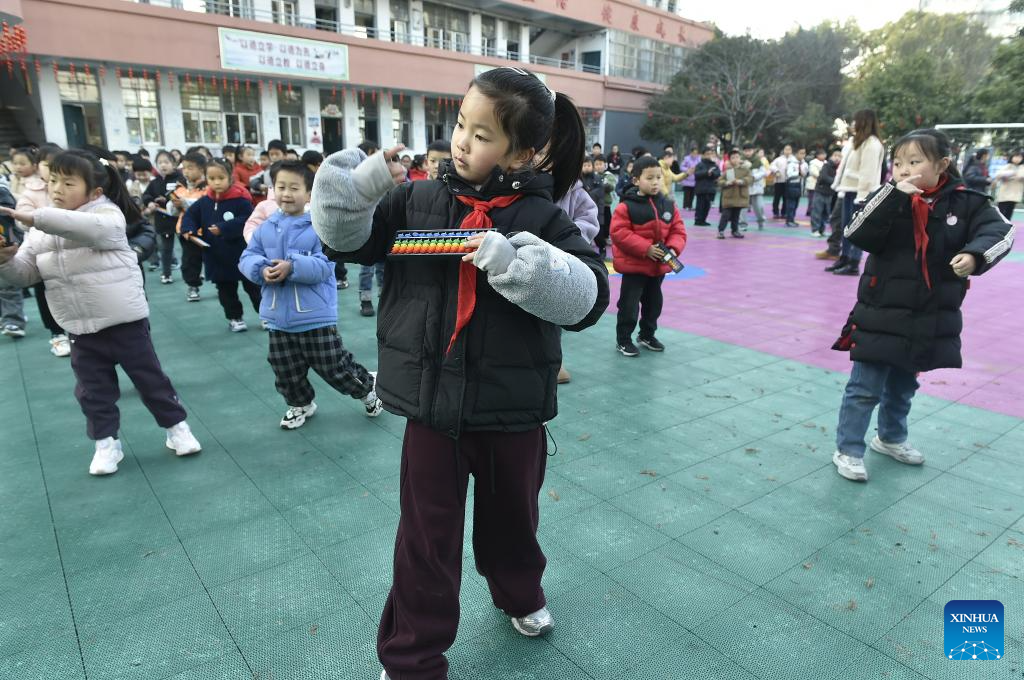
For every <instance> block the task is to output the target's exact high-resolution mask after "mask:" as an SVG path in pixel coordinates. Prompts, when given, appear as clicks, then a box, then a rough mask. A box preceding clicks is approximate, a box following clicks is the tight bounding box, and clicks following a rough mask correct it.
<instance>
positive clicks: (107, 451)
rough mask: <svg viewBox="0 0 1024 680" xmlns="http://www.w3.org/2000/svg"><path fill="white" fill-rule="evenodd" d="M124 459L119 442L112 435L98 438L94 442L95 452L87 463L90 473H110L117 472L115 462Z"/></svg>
mask: <svg viewBox="0 0 1024 680" xmlns="http://www.w3.org/2000/svg"><path fill="white" fill-rule="evenodd" d="M122 460H124V452H123V451H122V450H121V442H120V441H118V440H117V439H114V438H113V437H107V438H106V439H100V440H99V441H97V442H96V453H94V454H93V456H92V462H91V463H89V474H90V475H97V476H100V475H112V474H114V473H115V472H117V464H118V463H120V462H121V461H122Z"/></svg>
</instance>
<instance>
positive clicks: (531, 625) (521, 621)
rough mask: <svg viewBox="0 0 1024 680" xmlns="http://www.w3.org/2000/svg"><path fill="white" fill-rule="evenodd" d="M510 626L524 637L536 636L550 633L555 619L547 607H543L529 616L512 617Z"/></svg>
mask: <svg viewBox="0 0 1024 680" xmlns="http://www.w3.org/2000/svg"><path fill="white" fill-rule="evenodd" d="M512 627H513V628H515V629H516V630H517V631H519V632H520V633H522V634H523V635H525V636H526V637H537V636H539V635H546V634H548V633H550V632H551V631H552V630H553V629H554V627H555V619H554V618H552V616H551V612H549V611H548V608H547V607H544V608H543V609H540V610H538V611H535V612H534V613H532V614H530V615H529V616H523V617H520V618H515V617H512Z"/></svg>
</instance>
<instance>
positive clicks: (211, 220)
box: [181, 184, 253, 282]
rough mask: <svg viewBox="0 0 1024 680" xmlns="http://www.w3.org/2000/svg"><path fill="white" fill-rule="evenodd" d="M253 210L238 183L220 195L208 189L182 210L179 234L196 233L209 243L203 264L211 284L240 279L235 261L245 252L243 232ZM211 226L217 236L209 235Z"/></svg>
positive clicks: (246, 192)
mask: <svg viewBox="0 0 1024 680" xmlns="http://www.w3.org/2000/svg"><path fill="white" fill-rule="evenodd" d="M252 208H253V205H252V196H251V195H250V194H249V190H248V189H246V188H245V187H243V186H242V185H241V184H232V185H231V186H230V187H228V188H227V190H226V191H225V192H224V193H223V194H221V195H220V196H218V195H216V194H215V193H214V192H213V189H208V190H207V192H206V195H205V196H203V197H202V198H200V199H199V200H197V201H196V202H195V203H193V204H192V205H191V206H189V208H188V210H186V211H185V216H184V217H183V218H182V220H181V233H182V234H195V235H196V236H198V237H199V238H201V239H202V240H203V241H205V242H206V243H209V244H210V247H209V248H203V265H204V266H205V268H206V278H207V279H209V280H210V281H213V282H222V281H239V280H241V278H242V275H241V273H240V272H239V271H238V258H239V257H241V256H242V251H243V250H245V239H243V238H242V229H243V228H244V227H245V221H246V219H248V217H249V215H250V214H251V213H252ZM210 227H219V228H220V234H219V235H215V234H213V233H211V232H210Z"/></svg>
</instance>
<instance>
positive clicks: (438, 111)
mask: <svg viewBox="0 0 1024 680" xmlns="http://www.w3.org/2000/svg"><path fill="white" fill-rule="evenodd" d="M423 112H424V116H425V118H426V124H427V144H430V143H431V142H433V141H434V140H435V139H445V140H448V139H451V138H452V131H453V130H454V129H455V122H456V120H457V119H458V116H459V114H458V109H456V108H455V107H454V106H450V105H449V106H445V104H444V101H443V100H442V101H441V102H438V100H437V97H431V96H429V95H427V96H426V97H424V98H423Z"/></svg>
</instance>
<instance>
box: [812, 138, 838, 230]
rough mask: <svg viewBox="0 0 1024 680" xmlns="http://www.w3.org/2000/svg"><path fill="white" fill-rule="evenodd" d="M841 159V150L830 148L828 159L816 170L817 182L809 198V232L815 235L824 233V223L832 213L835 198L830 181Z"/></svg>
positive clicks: (833, 180)
mask: <svg viewBox="0 0 1024 680" xmlns="http://www.w3.org/2000/svg"><path fill="white" fill-rule="evenodd" d="M841 160H843V152H842V150H840V149H832V154H831V155H830V156H829V159H828V160H827V161H825V164H824V165H822V166H821V170H820V171H819V172H818V182H817V183H816V184H815V185H814V196H813V197H812V198H811V233H812V234H815V235H817V236H824V235H825V223H826V222H828V216H829V215H830V214H831V213H832V206H833V205H834V203H835V200H836V192H835V191H834V190H833V189H832V183H833V182H835V180H836V170H838V169H839V162H840V161H841Z"/></svg>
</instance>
